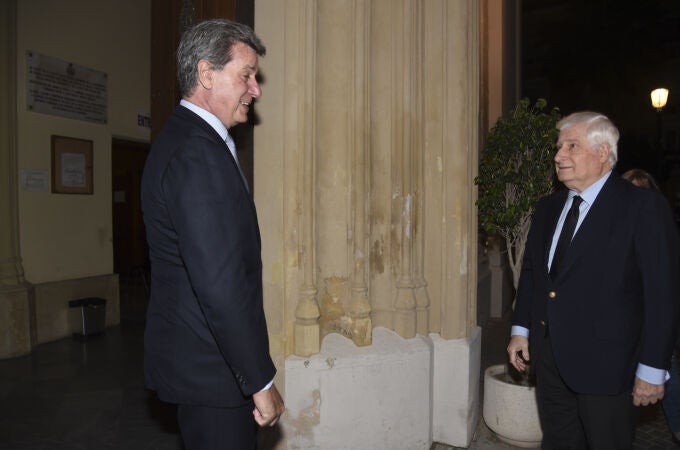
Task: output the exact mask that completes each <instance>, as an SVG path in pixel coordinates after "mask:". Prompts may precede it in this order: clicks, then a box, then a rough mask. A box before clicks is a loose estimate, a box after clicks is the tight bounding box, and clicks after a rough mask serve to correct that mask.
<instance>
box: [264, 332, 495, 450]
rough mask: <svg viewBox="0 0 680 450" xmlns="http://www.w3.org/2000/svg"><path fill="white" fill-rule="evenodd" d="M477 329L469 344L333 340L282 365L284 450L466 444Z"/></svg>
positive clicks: (433, 339) (433, 338) (386, 336)
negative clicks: (283, 375) (283, 381)
mask: <svg viewBox="0 0 680 450" xmlns="http://www.w3.org/2000/svg"><path fill="white" fill-rule="evenodd" d="M480 349H481V331H480V330H479V329H475V330H474V332H473V333H472V336H471V337H470V338H467V339H455V340H450V341H447V340H444V339H442V338H441V337H440V336H439V335H436V334H431V335H430V336H427V337H425V336H420V335H417V336H416V337H415V338H412V339H404V338H402V337H400V336H399V335H397V334H396V333H394V332H392V331H390V330H387V329H385V328H380V327H378V328H375V329H374V330H373V343H372V345H370V346H366V347H357V346H356V345H354V343H353V342H352V341H351V340H349V339H347V338H345V337H343V336H341V335H339V334H330V335H328V336H326V337H325V338H324V340H323V343H322V346H321V352H320V353H318V354H315V355H313V356H311V357H309V358H303V357H299V356H289V357H288V358H286V363H285V383H286V388H285V396H286V408H287V412H286V414H285V416H284V418H283V420H282V422H281V428H282V431H283V435H284V439H283V441H285V443H284V442H282V443H281V445H282V446H281V447H277V448H288V449H299V450H301V449H323V448H332V449H334V450H343V449H347V450H350V449H351V450H355V449H359V448H361V449H390V450H429V449H430V447H431V445H432V442H435V441H436V442H440V443H443V444H447V445H455V446H462V447H467V446H468V445H469V443H470V441H471V439H472V436H473V433H474V430H475V427H476V425H477V422H478V416H479V406H478V405H479V355H480Z"/></svg>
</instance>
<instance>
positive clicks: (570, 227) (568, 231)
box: [550, 195, 583, 280]
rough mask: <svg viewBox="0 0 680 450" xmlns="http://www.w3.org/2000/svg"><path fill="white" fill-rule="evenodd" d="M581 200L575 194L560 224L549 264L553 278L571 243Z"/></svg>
mask: <svg viewBox="0 0 680 450" xmlns="http://www.w3.org/2000/svg"><path fill="white" fill-rule="evenodd" d="M582 201H583V199H582V198H581V197H579V196H578V195H577V196H575V197H574V198H573V200H572V203H571V208H569V212H568V213H567V218H566V219H564V225H563V226H562V231H561V232H560V237H559V239H558V240H557V247H555V254H554V255H553V260H552V265H551V266H550V276H551V277H552V279H553V280H554V279H555V278H557V273H558V271H559V268H560V263H561V262H562V259H563V258H564V255H565V254H566V253H567V249H568V248H569V244H571V238H572V237H573V236H574V230H575V229H576V224H577V223H578V214H579V209H578V208H579V205H580V204H581V202H582Z"/></svg>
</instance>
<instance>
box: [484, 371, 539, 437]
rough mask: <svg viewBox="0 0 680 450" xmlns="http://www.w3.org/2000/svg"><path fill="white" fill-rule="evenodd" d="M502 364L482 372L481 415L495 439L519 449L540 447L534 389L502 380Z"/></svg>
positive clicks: (503, 372)
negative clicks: (482, 403)
mask: <svg viewBox="0 0 680 450" xmlns="http://www.w3.org/2000/svg"><path fill="white" fill-rule="evenodd" d="M505 371H506V367H505V365H504V364H499V365H495V366H491V367H489V368H488V369H486V370H485V371H484V406H483V416H484V422H486V425H487V426H488V427H489V428H490V429H491V431H493V432H494V433H495V434H496V435H497V436H498V438H499V439H501V440H502V441H504V442H507V443H508V444H512V445H515V446H517V447H522V448H537V447H540V446H541V439H542V438H543V431H542V430H541V423H540V420H539V417H538V405H537V404H536V389H535V388H534V387H533V386H520V385H517V384H514V383H509V382H507V381H504V377H503V376H504V374H505Z"/></svg>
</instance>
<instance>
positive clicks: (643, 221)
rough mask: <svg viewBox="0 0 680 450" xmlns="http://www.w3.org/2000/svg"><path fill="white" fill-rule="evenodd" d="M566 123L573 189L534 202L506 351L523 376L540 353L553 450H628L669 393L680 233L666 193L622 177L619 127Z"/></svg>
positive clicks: (562, 160) (537, 365) (567, 180)
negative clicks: (643, 416) (641, 410)
mask: <svg viewBox="0 0 680 450" xmlns="http://www.w3.org/2000/svg"><path fill="white" fill-rule="evenodd" d="M557 127H558V129H559V130H560V136H559V140H558V142H557V154H556V155H555V168H556V171H557V177H558V179H559V180H560V181H561V182H562V183H563V184H564V186H565V187H566V189H562V190H559V191H557V192H555V193H554V194H552V195H550V196H548V197H545V198H543V199H541V200H540V201H539V202H538V204H537V206H536V211H535V213H534V216H533V219H532V224H531V229H530V232H529V237H528V240H527V246H526V251H525V254H524V261H523V264H522V273H521V275H520V282H519V287H518V292H517V303H516V309H515V314H514V318H513V327H512V332H511V334H512V337H511V339H510V343H509V345H508V354H509V358H510V362H511V363H512V364H513V366H515V368H517V369H518V370H520V371H524V370H525V369H526V368H527V363H528V362H529V359H530V358H531V361H532V365H533V366H534V372H535V375H536V389H537V396H538V405H539V412H540V415H541V421H542V425H543V435H544V437H543V448H544V449H558V448H563V449H571V450H573V449H587V448H591V449H598V450H600V449H630V448H632V442H633V434H634V430H635V421H636V415H637V413H636V412H637V408H636V406H639V405H647V404H649V403H656V402H657V401H658V400H659V399H661V398H662V397H663V393H664V382H665V376H666V374H667V372H666V370H667V369H668V368H669V366H670V358H671V354H672V352H673V347H674V343H675V337H676V330H677V323H678V313H679V308H678V278H679V276H680V271H679V270H678V269H679V260H678V257H679V252H678V233H677V231H676V229H675V225H674V222H673V217H672V214H671V211H670V208H669V206H668V203H667V201H666V200H665V198H664V197H663V196H662V195H660V194H658V193H656V192H653V191H651V190H646V189H640V188H638V187H636V186H633V185H632V184H631V183H628V182H626V181H625V180H622V179H621V178H620V177H619V176H618V175H617V174H615V173H614V172H612V169H613V168H614V166H615V164H616V160H617V141H618V137H619V133H618V130H617V129H616V127H615V126H614V125H613V124H612V122H611V121H610V120H609V119H608V118H607V117H605V116H603V115H602V114H598V113H592V112H581V113H575V114H572V115H569V116H567V117H565V118H564V119H562V120H561V121H560V122H558V124H557ZM572 204H575V206H574V207H573V209H572ZM570 223H571V224H572V225H569V224H570ZM574 226H575V231H574V229H573V227H574ZM570 227H571V229H570ZM563 229H564V230H565V232H564V233H562V230H563ZM568 229H570V230H569V231H567V230H568ZM562 234H564V235H565V237H564V238H562V239H563V240H564V245H562V246H561V245H559V243H558V241H559V240H560V239H561V235H562ZM560 248H561V249H560ZM530 350H531V352H530Z"/></svg>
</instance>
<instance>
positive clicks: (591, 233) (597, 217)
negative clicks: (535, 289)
mask: <svg viewBox="0 0 680 450" xmlns="http://www.w3.org/2000/svg"><path fill="white" fill-rule="evenodd" d="M620 181H621V180H620V179H618V177H617V176H616V175H615V174H614V173H612V174H611V175H610V176H609V179H608V180H607V181H606V182H605V184H604V186H602V190H600V193H599V194H598V196H597V197H596V198H595V202H594V203H593V204H592V205H591V206H590V209H589V210H588V215H587V216H586V217H585V219H583V222H582V223H581V226H580V227H579V228H578V230H576V234H574V238H573V240H572V241H571V245H570V246H569V249H568V250H567V253H566V255H565V257H564V260H563V262H562V269H560V276H561V275H564V274H566V273H568V272H569V268H570V267H571V266H572V265H573V264H575V263H576V262H578V261H579V259H580V258H582V257H583V255H585V254H587V253H588V251H590V250H592V249H593V247H594V246H595V247H597V244H598V243H601V242H602V240H603V239H604V237H605V236H608V235H609V230H610V229H611V222H612V220H613V215H612V211H613V209H614V208H615V202H616V200H615V197H616V194H617V192H618V189H619V187H620V184H619V182H620Z"/></svg>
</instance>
